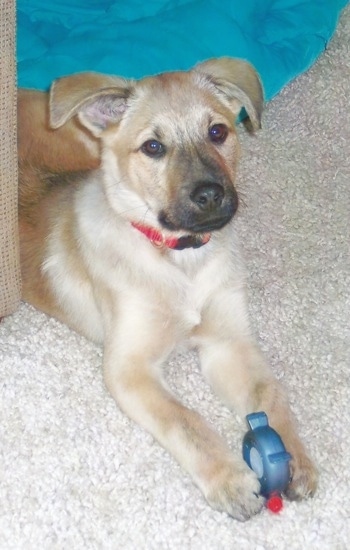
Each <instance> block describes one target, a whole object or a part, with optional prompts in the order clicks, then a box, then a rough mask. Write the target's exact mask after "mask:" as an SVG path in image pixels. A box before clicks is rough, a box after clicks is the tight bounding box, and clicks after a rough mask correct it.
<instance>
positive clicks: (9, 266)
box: [0, 0, 20, 317]
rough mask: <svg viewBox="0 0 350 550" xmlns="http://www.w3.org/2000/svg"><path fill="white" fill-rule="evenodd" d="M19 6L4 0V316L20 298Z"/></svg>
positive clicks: (0, 208) (0, 283) (0, 114)
mask: <svg viewBox="0 0 350 550" xmlns="http://www.w3.org/2000/svg"><path fill="white" fill-rule="evenodd" d="M15 9H16V2H15V0H0V317H3V316H4V315H8V314H9V313H11V312H13V311H14V310H15V309H16V307H17V306H18V303H19V299H20V275H19V254H18V230H17V154H16V153H17V150H16V141H17V140H16V69H15V67H16V65H15V34H16V16H15Z"/></svg>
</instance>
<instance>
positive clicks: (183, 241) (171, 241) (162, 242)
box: [131, 222, 211, 250]
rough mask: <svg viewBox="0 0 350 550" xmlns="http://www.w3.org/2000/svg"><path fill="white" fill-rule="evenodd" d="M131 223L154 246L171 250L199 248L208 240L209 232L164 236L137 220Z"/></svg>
mask: <svg viewBox="0 0 350 550" xmlns="http://www.w3.org/2000/svg"><path fill="white" fill-rule="evenodd" d="M131 225H132V226H133V227H135V229H138V230H139V231H140V232H141V233H143V235H145V236H146V237H147V239H149V240H150V241H151V243H152V244H153V245H154V246H159V247H161V246H166V247H167V248H172V249H173V250H183V249H184V248H199V247H200V246H203V245H204V244H207V242H208V241H209V240H210V237H211V235H210V233H203V234H198V235H185V236H184V237H164V236H163V235H162V233H161V232H160V231H158V229H155V228H154V227H150V226H149V225H143V224H141V223H137V222H131Z"/></svg>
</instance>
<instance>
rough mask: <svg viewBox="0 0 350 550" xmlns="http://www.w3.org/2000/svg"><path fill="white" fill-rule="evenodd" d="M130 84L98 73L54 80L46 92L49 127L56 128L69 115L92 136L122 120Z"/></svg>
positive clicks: (65, 120)
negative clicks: (75, 117)
mask: <svg viewBox="0 0 350 550" xmlns="http://www.w3.org/2000/svg"><path fill="white" fill-rule="evenodd" d="M131 89H132V81H131V80H125V79H123V78H119V77H115V76H108V75H102V74H98V73H78V74H74V75H71V76H66V77H63V78H59V79H58V80H56V81H55V82H54V83H53V84H52V86H51V89H50V126H51V128H54V129H55V128H59V127H60V126H63V125H64V124H65V123H66V122H67V121H68V120H69V119H71V118H72V117H73V116H75V115H78V118H79V120H80V122H81V123H82V124H83V125H84V126H85V127H86V128H88V129H89V130H90V132H91V133H92V134H93V135H94V136H95V137H100V136H101V134H102V132H103V130H105V129H106V128H107V127H108V126H109V125H111V124H116V123H118V122H119V121H120V119H121V118H122V116H123V114H124V112H125V110H126V108H127V99H128V97H129V96H130V93H131Z"/></svg>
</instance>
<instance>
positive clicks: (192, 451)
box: [104, 304, 263, 521]
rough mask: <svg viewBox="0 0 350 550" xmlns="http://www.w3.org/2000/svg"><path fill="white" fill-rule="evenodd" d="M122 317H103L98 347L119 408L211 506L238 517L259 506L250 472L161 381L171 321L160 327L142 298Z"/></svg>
mask: <svg viewBox="0 0 350 550" xmlns="http://www.w3.org/2000/svg"><path fill="white" fill-rule="evenodd" d="M119 311H120V308H119ZM125 317H126V318H118V323H117V325H116V326H113V325H114V323H113V322H112V323H111V322H110V323H109V329H108V334H107V336H106V342H105V351H104V374H105V381H106V385H107V387H108V389H109V391H110V393H111V394H112V396H113V397H114V399H115V400H116V402H117V403H118V405H119V406H120V408H121V409H122V410H123V411H124V412H125V413H126V414H127V415H128V416H129V417H130V418H132V419H133V420H134V421H135V422H137V423H138V424H139V425H141V426H143V427H144V428H145V429H146V430H148V431H149V432H150V433H151V434H152V435H153V436H154V437H155V438H156V439H157V440H158V441H159V442H160V443H161V444H162V445H163V446H164V447H165V448H166V449H167V450H168V451H170V453H171V454H172V455H173V456H174V457H175V458H176V459H177V460H178V462H179V463H180V464H181V465H182V466H183V468H185V469H186V470H187V471H188V472H189V474H190V475H191V477H192V478H193V480H194V482H195V483H196V484H197V485H198V487H199V488H200V489H201V490H202V492H203V494H204V495H205V497H206V499H207V500H208V502H209V503H210V504H211V506H212V507H213V508H215V509H217V510H220V511H225V512H227V513H228V514H230V515H231V516H233V517H235V518H236V519H238V520H242V521H243V520H246V519H248V518H249V517H251V516H252V515H254V514H256V513H257V512H259V510H260V509H261V507H262V506H263V499H262V498H261V497H259V496H258V493H259V483H258V481H257V479H256V476H255V474H253V472H251V470H249V468H248V467H247V466H246V465H245V464H244V463H243V462H242V461H241V460H238V459H236V458H234V457H233V456H232V454H231V452H230V449H229V448H228V446H227V445H226V443H225V442H224V441H223V440H222V439H221V438H220V437H219V435H218V434H216V433H215V431H214V430H212V429H211V428H210V426H209V425H208V424H207V423H206V421H205V420H204V419H203V418H202V417H201V416H200V415H199V414H197V413H196V412H194V411H192V410H189V409H188V408H186V407H185V406H183V405H182V404H181V403H180V402H179V401H178V400H177V399H176V398H175V397H174V396H173V395H172V394H171V393H170V391H169V390H168V389H167V387H166V384H165V383H164V382H163V381H162V377H161V363H162V361H163V360H164V358H165V357H166V356H167V355H168V353H169V351H170V350H171V348H172V344H173V342H172V339H171V338H170V337H169V335H171V334H173V333H174V331H176V330H177V327H176V326H169V325H168V326H167V327H166V329H164V325H165V323H164V318H163V319H162V318H161V317H160V318H157V315H156V314H155V312H154V311H149V312H148V313H147V310H145V308H144V304H143V308H142V311H140V309H138V311H137V315H134V319H133V320H132V321H130V316H128V315H126V316H125ZM131 335H132V336H131Z"/></svg>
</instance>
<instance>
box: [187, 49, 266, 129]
mask: <svg viewBox="0 0 350 550" xmlns="http://www.w3.org/2000/svg"><path fill="white" fill-rule="evenodd" d="M194 70H195V71H197V72H200V73H202V74H204V75H206V76H207V77H208V79H209V80H210V82H211V83H212V84H214V86H215V88H216V89H217V91H218V92H219V93H220V94H221V95H223V97H224V98H225V99H226V100H227V101H228V102H229V105H230V108H231V110H232V112H233V113H234V115H235V116H238V115H239V113H240V111H241V109H242V107H244V108H245V110H246V113H247V115H248V117H249V122H248V121H247V120H244V121H243V122H244V124H245V125H246V126H247V128H248V130H251V131H255V130H258V129H259V128H261V115H262V111H263V105H264V94H263V88H262V84H261V81H260V78H259V76H258V73H257V71H256V70H255V69H254V67H253V66H252V65H251V64H250V63H248V62H247V61H243V60H242V59H234V58H231V57H221V58H218V59H209V60H208V61H204V62H203V63H199V64H198V65H196V67H195V68H194Z"/></svg>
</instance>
